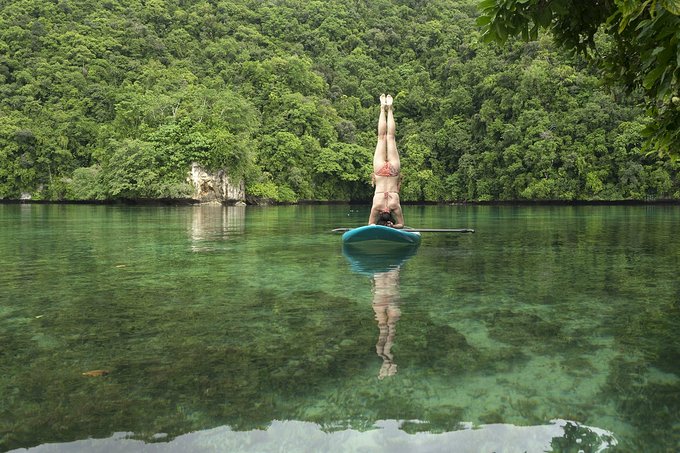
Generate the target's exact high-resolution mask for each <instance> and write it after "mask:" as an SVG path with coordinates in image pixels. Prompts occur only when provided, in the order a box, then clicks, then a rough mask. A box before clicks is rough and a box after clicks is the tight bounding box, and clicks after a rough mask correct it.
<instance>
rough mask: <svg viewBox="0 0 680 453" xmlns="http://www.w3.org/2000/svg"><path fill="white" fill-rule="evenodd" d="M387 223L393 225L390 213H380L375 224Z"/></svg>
mask: <svg viewBox="0 0 680 453" xmlns="http://www.w3.org/2000/svg"><path fill="white" fill-rule="evenodd" d="M387 222H392V223H394V218H393V217H392V213H391V212H390V211H381V212H380V215H379V216H378V221H377V222H376V224H378V225H387Z"/></svg>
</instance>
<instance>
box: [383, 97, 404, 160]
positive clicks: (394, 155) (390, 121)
mask: <svg viewBox="0 0 680 453" xmlns="http://www.w3.org/2000/svg"><path fill="white" fill-rule="evenodd" d="M385 105H386V107H387V161H388V162H389V163H390V165H391V166H392V168H394V169H395V170H396V171H399V169H400V168H401V163H400V162H399V151H397V141H396V139H395V138H394V132H395V129H396V124H395V123H394V114H393V113H392V96H390V95H389V94H388V95H387V97H386V98H385Z"/></svg>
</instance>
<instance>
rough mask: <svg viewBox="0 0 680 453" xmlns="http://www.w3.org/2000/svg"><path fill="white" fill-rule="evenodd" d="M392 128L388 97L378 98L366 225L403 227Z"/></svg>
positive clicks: (390, 104) (399, 178) (397, 158)
mask: <svg viewBox="0 0 680 453" xmlns="http://www.w3.org/2000/svg"><path fill="white" fill-rule="evenodd" d="M395 128H396V125H395V123H394V115H393V113H392V96H390V95H389V94H388V95H387V96H385V95H384V94H382V95H380V117H379V118H378V143H377V145H376V147H375V154H374V155H373V177H372V180H373V184H374V185H375V194H374V195H373V206H371V214H370V216H369V218H368V224H369V225H375V224H378V225H387V226H391V227H394V228H403V227H404V214H403V213H402V211H401V205H400V204H399V188H400V185H401V176H400V174H399V170H400V168H401V165H400V163H399V152H398V151H397V142H396V140H395V138H394V131H395Z"/></svg>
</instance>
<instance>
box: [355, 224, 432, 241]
mask: <svg viewBox="0 0 680 453" xmlns="http://www.w3.org/2000/svg"><path fill="white" fill-rule="evenodd" d="M372 241H375V242H376V243H381V242H382V243H386V242H387V243H391V244H393V245H398V244H402V245H415V244H419V243H420V233H419V232H417V231H405V230H401V229H397V228H392V227H388V226H383V225H366V226H362V227H359V228H352V229H351V230H349V231H347V232H345V233H344V234H343V235H342V242H343V244H362V245H364V244H365V245H368V244H371V243H372Z"/></svg>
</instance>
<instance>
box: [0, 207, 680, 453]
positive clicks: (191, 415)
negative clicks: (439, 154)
mask: <svg viewBox="0 0 680 453" xmlns="http://www.w3.org/2000/svg"><path fill="white" fill-rule="evenodd" d="M405 216H406V221H407V224H409V225H412V226H420V227H430V228H446V227H451V228H474V229H475V230H476V233H475V234H467V235H461V234H440V233H430V234H427V233H423V241H422V244H421V246H420V247H419V248H418V249H417V250H415V251H414V253H407V254H406V255H404V256H402V257H401V259H399V258H400V257H397V259H395V260H393V261H389V260H388V261H389V262H388V266H387V267H384V266H383V267H375V263H374V262H371V263H369V265H365V266H362V265H361V263H360V265H358V266H357V264H356V262H353V261H352V256H351V255H350V256H348V255H347V253H343V249H342V247H341V244H340V237H339V236H338V235H334V234H331V233H329V231H330V229H332V228H334V227H338V226H350V227H351V226H358V225H361V224H363V223H364V222H365V219H366V218H367V217H368V207H356V206H290V207H268V208H256V207H229V208H226V207H211V206H203V207H123V206H69V205H65V206H64V205H0V258H1V263H2V264H1V266H2V271H1V272H0V289H1V292H0V345H1V346H0V395H1V396H0V450H1V451H7V450H13V449H18V448H31V449H35V450H36V451H92V450H99V451H110V450H114V449H115V450H117V451H120V450H122V451H138V450H139V449H140V448H144V449H146V450H148V451H156V450H160V451H168V450H176V451H187V450H192V449H193V450H196V449H198V450H201V449H203V450H205V449H210V448H215V447H216V446H217V447H218V448H219V449H222V450H224V451H239V450H240V451H279V450H280V451H286V450H288V451H292V450H298V451H321V450H331V451H333V450H334V451H364V450H370V451H413V450H414V449H415V450H419V449H420V450H428V451H457V452H467V451H471V452H472V451H503V452H513V451H529V452H532V451H537V452H538V451H555V452H558V451H574V452H575V451H579V450H583V451H607V452H611V451H646V452H653V451H662V452H665V451H675V450H677V449H680V415H679V414H680V360H679V359H680V340H679V339H678V332H680V283H678V278H677V270H678V265H679V264H680V263H679V261H680V259H679V253H678V252H679V251H680V235H679V234H678V225H680V222H679V221H680V209H679V208H678V207H675V206H579V207H564V206H561V207H557V206H549V207H539V206H531V207H492V206H472V207H463V206H428V207H418V206H407V207H405ZM392 258H394V257H392ZM392 258H390V259H392ZM364 264H365V261H364ZM390 264H391V265H390ZM371 266H373V267H371ZM92 370H105V371H107V372H108V374H106V375H104V376H95V377H90V376H85V375H83V373H85V372H88V371H92Z"/></svg>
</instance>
